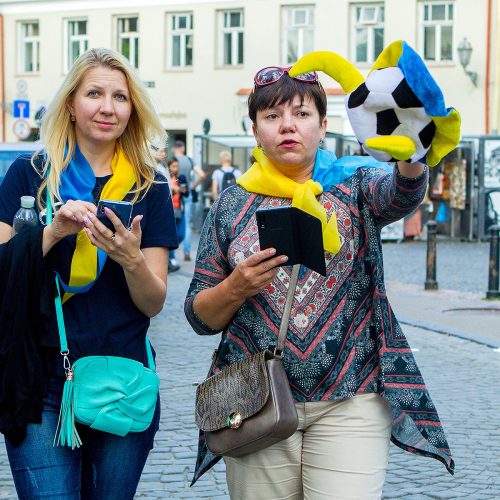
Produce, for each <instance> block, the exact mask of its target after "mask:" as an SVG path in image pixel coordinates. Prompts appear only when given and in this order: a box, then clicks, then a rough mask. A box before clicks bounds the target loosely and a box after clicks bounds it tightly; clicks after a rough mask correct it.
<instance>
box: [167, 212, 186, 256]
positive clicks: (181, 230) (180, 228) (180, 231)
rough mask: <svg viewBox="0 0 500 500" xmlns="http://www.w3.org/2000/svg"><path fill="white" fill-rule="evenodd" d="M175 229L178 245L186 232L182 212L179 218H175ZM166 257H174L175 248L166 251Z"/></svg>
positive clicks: (184, 215) (184, 218) (184, 216)
mask: <svg viewBox="0 0 500 500" xmlns="http://www.w3.org/2000/svg"><path fill="white" fill-rule="evenodd" d="M175 229H176V230H177V240H178V241H179V245H180V244H181V243H182V242H183V241H184V236H185V234H186V214H185V213H184V214H183V215H182V217H181V218H180V219H175ZM168 258H169V259H170V260H172V259H175V250H169V251H168Z"/></svg>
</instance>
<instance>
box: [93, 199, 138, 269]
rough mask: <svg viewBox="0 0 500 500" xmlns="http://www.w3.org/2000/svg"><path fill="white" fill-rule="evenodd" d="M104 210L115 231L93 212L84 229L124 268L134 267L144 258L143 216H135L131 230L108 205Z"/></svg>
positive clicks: (94, 243)
mask: <svg viewBox="0 0 500 500" xmlns="http://www.w3.org/2000/svg"><path fill="white" fill-rule="evenodd" d="M104 211H105V213H106V215H107V217H108V218H109V219H110V220H111V222H112V223H113V225H114V227H115V231H114V232H113V231H112V230H111V229H108V228H107V227H106V226H105V225H104V224H103V223H102V222H101V221H99V220H98V219H97V217H96V216H95V215H94V214H92V213H89V214H88V215H87V217H88V219H89V222H88V223H86V225H85V227H84V230H85V232H86V233H87V236H88V237H89V239H90V241H91V242H92V244H93V245H95V246H96V247H97V248H100V249H101V250H103V251H104V252H106V253H107V254H108V256H109V257H110V258H111V259H113V260H114V261H116V262H117V263H118V264H120V265H121V266H122V267H123V268H124V269H127V270H130V269H133V268H134V267H135V266H136V265H137V264H138V262H140V261H141V260H142V259H143V255H142V252H141V237H142V230H141V224H140V222H141V220H142V217H143V216H142V215H136V216H135V217H134V219H133V220H132V226H131V229H130V231H129V230H128V229H127V228H126V227H125V226H124V225H123V224H122V222H121V221H120V219H119V218H118V217H117V216H116V214H115V213H114V212H113V211H112V210H110V209H109V208H107V207H106V208H105V209H104Z"/></svg>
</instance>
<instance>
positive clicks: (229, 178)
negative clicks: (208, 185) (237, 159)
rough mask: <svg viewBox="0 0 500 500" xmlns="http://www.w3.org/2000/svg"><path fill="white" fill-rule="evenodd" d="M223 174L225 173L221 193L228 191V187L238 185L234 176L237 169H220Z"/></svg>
mask: <svg viewBox="0 0 500 500" xmlns="http://www.w3.org/2000/svg"><path fill="white" fill-rule="evenodd" d="M220 170H221V172H223V174H224V175H223V176H222V181H221V183H220V186H221V188H220V190H221V192H222V191H224V189H227V188H228V187H231V186H234V185H235V184H236V176H235V175H234V171H235V170H236V169H235V168H232V169H231V170H228V171H224V170H222V169H220Z"/></svg>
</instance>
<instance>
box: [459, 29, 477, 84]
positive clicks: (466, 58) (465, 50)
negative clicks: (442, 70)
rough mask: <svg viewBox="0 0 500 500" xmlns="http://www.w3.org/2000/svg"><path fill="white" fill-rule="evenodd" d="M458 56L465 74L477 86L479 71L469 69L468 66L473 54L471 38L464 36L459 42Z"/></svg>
mask: <svg viewBox="0 0 500 500" xmlns="http://www.w3.org/2000/svg"><path fill="white" fill-rule="evenodd" d="M457 52H458V58H459V60H460V64H461V65H462V68H464V71H465V74H466V75H467V76H468V77H469V78H470V79H471V80H472V83H473V84H474V87H477V73H476V72H474V71H467V69H466V68H467V66H468V65H469V63H470V56H471V55H472V45H471V44H470V42H469V40H467V38H465V37H464V39H463V40H462V41H461V42H460V43H459V44H458V47H457Z"/></svg>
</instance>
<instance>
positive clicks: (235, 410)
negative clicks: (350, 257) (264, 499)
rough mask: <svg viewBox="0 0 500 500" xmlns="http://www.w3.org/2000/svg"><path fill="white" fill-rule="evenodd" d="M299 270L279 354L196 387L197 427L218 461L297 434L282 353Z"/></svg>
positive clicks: (263, 356)
mask: <svg viewBox="0 0 500 500" xmlns="http://www.w3.org/2000/svg"><path fill="white" fill-rule="evenodd" d="M299 268H300V265H298V264H297V265H295V266H293V271H292V276H291V278H290V286H289V289H288V293H287V299H286V303H285V309H284V312H283V317H282V319H281V325H280V331H279V335H278V341H277V344H276V348H275V350H274V352H271V351H269V350H265V351H262V352H259V353H257V354H254V355H253V356H251V357H249V358H247V359H244V360H241V361H238V362H236V363H234V364H232V365H230V366H228V367H227V368H225V369H224V370H222V371H221V372H219V373H217V374H216V375H213V376H211V377H209V378H208V379H207V380H205V382H203V383H202V384H200V385H199V386H198V387H197V390H196V425H197V426H198V427H199V428H200V429H201V430H202V431H204V433H205V439H206V444H207V447H208V449H209V450H210V451H211V452H212V453H214V454H215V455H223V456H228V457H241V456H243V455H247V454H249V453H254V452H256V451H259V450H262V449H264V448H267V447H268V446H271V445H273V444H275V443H277V442H279V441H281V440H283V439H286V438H288V437H290V436H291V435H292V434H293V433H294V432H295V431H296V430H297V426H298V417H297V410H296V409H295V403H294V401H293V397H292V393H291V390H290V384H289V383H288V378H287V376H286V373H285V369H284V367H283V361H282V353H283V348H284V344H285V337H286V333H287V330H288V319H289V317H290V310H291V306H292V301H293V296H294V294H295V288H296V285H297V278H298V272H299ZM214 360H215V356H214Z"/></svg>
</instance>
